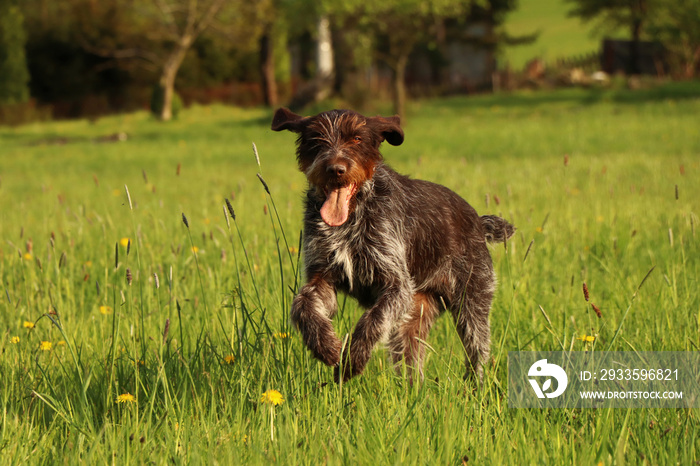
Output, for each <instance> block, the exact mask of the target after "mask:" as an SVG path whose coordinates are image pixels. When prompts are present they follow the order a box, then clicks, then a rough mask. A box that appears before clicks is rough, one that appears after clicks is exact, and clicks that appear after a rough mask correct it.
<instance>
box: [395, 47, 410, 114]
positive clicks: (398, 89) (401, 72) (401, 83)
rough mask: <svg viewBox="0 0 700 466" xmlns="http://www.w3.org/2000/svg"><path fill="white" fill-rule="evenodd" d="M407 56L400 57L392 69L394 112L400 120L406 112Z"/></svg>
mask: <svg viewBox="0 0 700 466" xmlns="http://www.w3.org/2000/svg"><path fill="white" fill-rule="evenodd" d="M407 65H408V54H405V55H400V56H399V57H398V58H397V61H396V67H395V68H394V112H396V114H397V115H398V116H400V117H401V118H402V119H403V117H404V115H405V112H406V66H407Z"/></svg>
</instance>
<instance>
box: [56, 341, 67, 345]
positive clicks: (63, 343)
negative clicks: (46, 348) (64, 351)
mask: <svg viewBox="0 0 700 466" xmlns="http://www.w3.org/2000/svg"><path fill="white" fill-rule="evenodd" d="M56 345H57V346H66V342H65V341H63V340H61V341H59V342H58V343H56Z"/></svg>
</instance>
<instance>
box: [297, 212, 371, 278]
mask: <svg viewBox="0 0 700 466" xmlns="http://www.w3.org/2000/svg"><path fill="white" fill-rule="evenodd" d="M308 240H309V241H308V244H307V248H306V260H307V261H313V262H315V263H317V264H323V265H324V266H325V267H326V268H328V269H329V270H330V271H332V272H333V273H332V275H333V276H335V277H337V278H338V280H339V281H341V282H342V281H345V282H347V284H348V287H349V289H350V290H351V291H352V290H353V288H355V287H357V286H371V284H372V283H373V282H374V279H375V271H376V270H377V268H378V267H381V262H382V261H381V255H380V254H378V253H377V247H376V246H375V245H373V244H371V243H369V242H368V241H367V237H366V234H365V233H364V232H363V231H361V230H360V229H356V228H343V227H340V228H338V227H328V226H326V225H322V226H320V227H319V228H318V230H317V231H316V234H315V235H314V237H313V238H308Z"/></svg>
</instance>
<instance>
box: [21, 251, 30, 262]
mask: <svg viewBox="0 0 700 466" xmlns="http://www.w3.org/2000/svg"><path fill="white" fill-rule="evenodd" d="M22 257H23V258H24V260H26V261H30V260H32V254H31V253H29V252H25V253H24V254H23V255H22Z"/></svg>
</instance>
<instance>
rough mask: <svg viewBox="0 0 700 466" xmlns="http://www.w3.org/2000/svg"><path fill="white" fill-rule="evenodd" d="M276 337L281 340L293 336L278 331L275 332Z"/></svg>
mask: <svg viewBox="0 0 700 466" xmlns="http://www.w3.org/2000/svg"><path fill="white" fill-rule="evenodd" d="M274 337H275V338H279V339H280V340H284V339H285V338H289V337H291V335H290V334H289V333H287V332H277V333H275V334H274Z"/></svg>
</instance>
